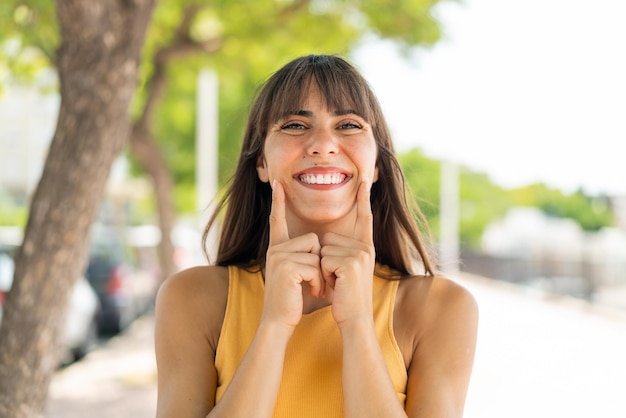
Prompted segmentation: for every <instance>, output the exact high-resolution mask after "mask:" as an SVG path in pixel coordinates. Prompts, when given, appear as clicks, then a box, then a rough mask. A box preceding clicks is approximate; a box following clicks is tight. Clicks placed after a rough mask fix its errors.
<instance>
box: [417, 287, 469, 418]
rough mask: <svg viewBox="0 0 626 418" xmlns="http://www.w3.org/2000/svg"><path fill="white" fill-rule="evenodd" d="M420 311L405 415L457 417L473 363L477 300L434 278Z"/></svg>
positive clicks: (439, 417) (459, 414) (459, 417)
mask: <svg viewBox="0 0 626 418" xmlns="http://www.w3.org/2000/svg"><path fill="white" fill-rule="evenodd" d="M421 315H422V318H421V320H418V321H416V322H419V323H420V327H421V329H420V330H418V331H416V333H415V335H416V336H417V338H416V340H417V341H416V346H415V347H414V351H413V358H412V360H411V364H410V367H409V381H408V387H407V400H406V411H407V414H408V416H409V417H411V418H433V417H436V418H461V417H462V416H463V408H464V405H465V397H466V394H467V389H468V386H469V380H470V375H471V372H472V365H473V362H474V352H475V346H476V332H477V324H478V307H477V305H476V301H475V300H474V298H473V296H472V295H471V294H470V293H469V292H467V291H466V290H465V289H464V288H462V287H460V286H458V285H457V284H455V283H454V282H451V281H448V280H445V279H433V284H432V287H431V289H430V291H429V295H428V297H427V298H426V301H425V306H424V310H423V311H421ZM413 317H414V316H413Z"/></svg>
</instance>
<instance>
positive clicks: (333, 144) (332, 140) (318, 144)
mask: <svg viewBox="0 0 626 418" xmlns="http://www.w3.org/2000/svg"><path fill="white" fill-rule="evenodd" d="M338 152H339V145H338V142H337V137H336V135H335V133H334V132H333V130H332V129H331V128H318V129H316V132H314V134H313V135H311V138H310V140H309V143H308V144H307V155H310V156H324V155H329V154H337V153H338Z"/></svg>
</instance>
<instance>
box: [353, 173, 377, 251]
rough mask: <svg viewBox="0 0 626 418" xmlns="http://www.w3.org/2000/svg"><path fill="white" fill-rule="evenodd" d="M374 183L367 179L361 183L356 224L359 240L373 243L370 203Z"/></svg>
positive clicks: (357, 198) (356, 233)
mask: <svg viewBox="0 0 626 418" xmlns="http://www.w3.org/2000/svg"><path fill="white" fill-rule="evenodd" d="M371 186H372V184H371V183H370V181H369V179H367V178H366V179H365V180H363V181H362V182H361V184H360V185H359V190H358V191H357V196H356V205H357V208H356V225H355V228H354V237H355V238H356V239H358V240H359V241H362V242H366V243H368V244H372V243H373V242H374V229H373V219H374V217H373V215H372V205H371V203H370V190H371Z"/></svg>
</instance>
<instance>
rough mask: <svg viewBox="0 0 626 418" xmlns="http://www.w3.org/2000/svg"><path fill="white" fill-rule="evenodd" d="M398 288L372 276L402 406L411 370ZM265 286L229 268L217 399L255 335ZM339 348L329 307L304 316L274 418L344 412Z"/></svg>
mask: <svg viewBox="0 0 626 418" xmlns="http://www.w3.org/2000/svg"><path fill="white" fill-rule="evenodd" d="M397 289H398V282H397V281H388V280H385V279H382V278H380V277H377V276H374V287H373V290H374V292H373V307H374V325H375V328H376V336H377V338H378V341H379V343H380V346H381V349H382V353H383V356H384V359H385V362H386V364H387V369H388V370H389V374H390V376H391V380H392V382H393V384H394V387H395V390H396V393H397V394H398V399H399V401H400V402H401V403H402V405H404V401H405V398H406V383H407V372H406V367H405V366H404V360H403V358H402V354H401V353H400V349H399V347H398V344H397V342H396V340H395V337H394V335H393V306H394V302H395V296H396V292H397ZM263 291H264V283H263V277H262V275H261V273H260V272H258V273H250V272H248V271H245V270H242V269H239V268H237V267H233V266H231V267H229V289H228V301H227V305H226V313H225V316H224V323H223V325H222V331H221V334H220V339H219V343H218V347H217V352H216V355H215V364H216V367H217V374H218V386H217V392H216V402H219V400H220V399H221V398H222V396H223V394H224V391H225V390H226V388H227V387H228V384H229V383H230V381H231V380H232V378H233V376H234V374H235V371H236V370H237V367H238V366H239V363H240V362H241V360H242V358H243V356H244V355H245V353H246V351H247V349H248V347H249V346H250V344H251V342H252V339H253V338H254V335H255V333H256V329H257V328H258V325H259V321H260V319H261V312H262V309H263ZM341 348H342V343H341V335H340V333H339V328H338V327H337V323H336V322H335V320H334V318H333V316H332V313H331V307H330V306H327V307H325V308H322V309H319V310H316V311H314V312H311V313H309V314H306V315H303V317H302V320H301V321H300V323H299V324H298V326H297V327H296V329H295V330H294V333H293V335H292V337H291V339H290V340H289V343H288V345H287V352H286V355H285V364H284V369H283V379H282V382H281V386H280V392H279V395H278V400H277V403H276V409H275V410H274V418H294V417H297V418H309V417H311V418H319V417H324V418H333V417H342V416H343V395H342V385H341V375H342V371H341V369H342V349H341ZM367 366H368V365H367V364H364V365H363V367H367Z"/></svg>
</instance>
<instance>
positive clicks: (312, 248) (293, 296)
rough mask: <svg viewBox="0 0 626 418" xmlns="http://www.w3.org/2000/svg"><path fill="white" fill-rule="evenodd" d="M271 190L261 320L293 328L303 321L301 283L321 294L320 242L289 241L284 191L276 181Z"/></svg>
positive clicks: (312, 237) (310, 238) (305, 237)
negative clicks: (305, 283)
mask: <svg viewBox="0 0 626 418" xmlns="http://www.w3.org/2000/svg"><path fill="white" fill-rule="evenodd" d="M272 187H273V192H272V208H271V213H270V219H269V223H270V236H269V246H268V249H267V256H266V265H265V299H264V306H263V315H262V318H261V320H262V321H263V320H265V321H272V322H274V323H278V324H282V325H286V326H287V327H291V328H292V329H293V328H294V327H295V326H296V325H297V324H298V323H299V322H300V319H301V318H302V310H303V298H302V282H307V283H308V284H309V287H310V290H311V294H313V296H320V295H321V294H322V293H323V286H324V283H323V279H322V276H321V272H320V242H319V238H318V237H317V235H315V234H314V233H309V234H305V235H301V236H299V237H296V238H293V239H290V238H289V231H288V228H287V220H286V218H285V191H284V189H283V186H282V184H281V183H280V182H277V181H274V183H273V186H272Z"/></svg>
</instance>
